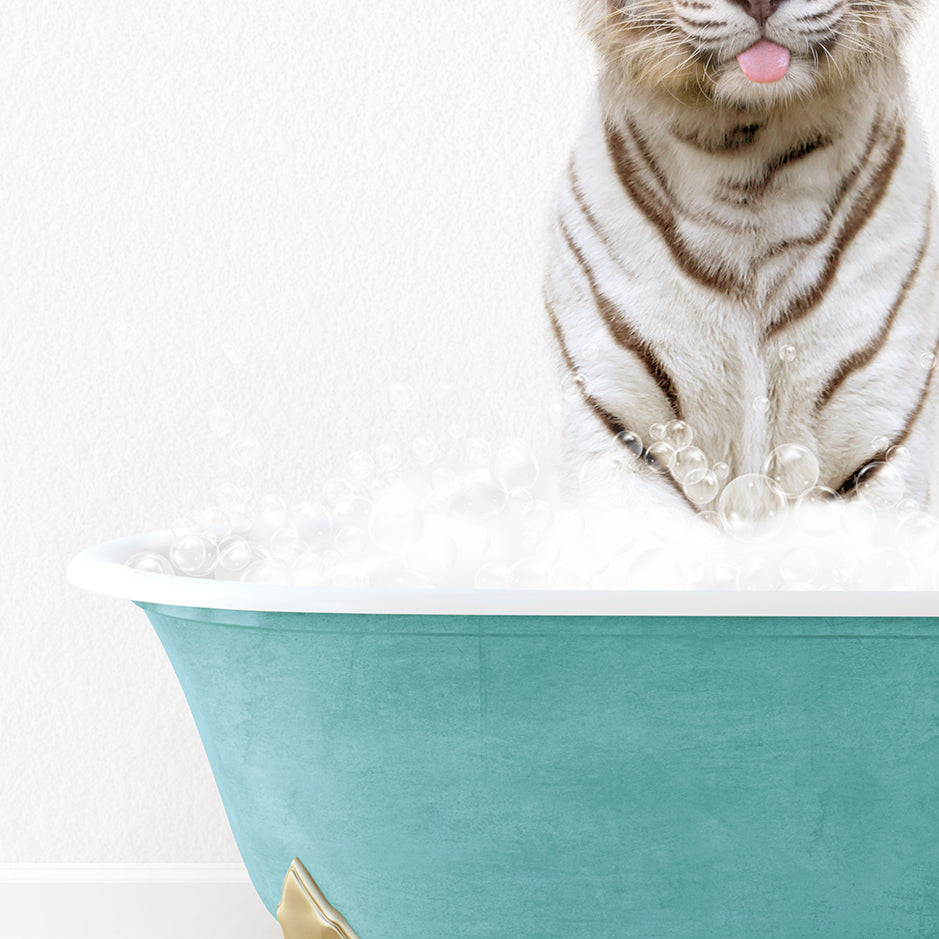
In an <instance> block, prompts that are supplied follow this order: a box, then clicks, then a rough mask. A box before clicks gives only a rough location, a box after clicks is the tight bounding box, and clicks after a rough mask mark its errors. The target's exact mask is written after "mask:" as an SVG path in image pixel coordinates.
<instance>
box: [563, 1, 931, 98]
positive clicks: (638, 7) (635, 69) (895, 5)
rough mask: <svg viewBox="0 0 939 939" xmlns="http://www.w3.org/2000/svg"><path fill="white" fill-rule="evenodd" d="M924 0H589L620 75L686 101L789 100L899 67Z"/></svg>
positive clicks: (590, 21) (591, 17)
mask: <svg viewBox="0 0 939 939" xmlns="http://www.w3.org/2000/svg"><path fill="white" fill-rule="evenodd" d="M917 5H918V0H581V6H582V15H583V20H584V24H585V25H586V27H587V29H588V31H589V33H590V35H591V37H592V38H593V40H594V42H595V43H596V44H597V46H598V47H599V49H600V52H601V55H602V56H603V58H604V61H605V63H606V66H607V70H608V72H612V73H613V74H614V75H616V76H617V77H619V78H621V79H622V80H624V81H626V82H628V83H630V84H632V85H633V86H637V85H638V86H644V87H646V88H648V89H650V90H655V89H658V90H660V91H664V92H666V93H667V94H669V95H670V96H672V97H673V98H677V99H679V100H681V101H687V102H697V103H701V104H704V103H707V102H710V103H714V104H723V105H727V106H731V107H737V108H740V107H743V108H752V107H759V106H761V105H762V106H772V107H776V106H779V105H783V106H785V105H786V104H788V103H789V102H792V101H797V100H800V99H802V100H804V99H806V98H809V97H813V96H817V95H820V94H823V93H825V92H828V93H830V92H837V91H838V90H840V89H850V88H855V87H857V86H858V85H862V84H864V83H869V82H871V81H872V80H876V76H877V75H879V74H882V73H883V69H884V68H885V67H886V68H888V69H889V68H896V67H897V65H898V64H899V62H900V45H901V42H902V40H903V38H904V37H905V35H906V34H907V32H908V31H909V29H910V27H911V25H912V24H913V22H914V20H915V14H916V12H917V9H916V8H917Z"/></svg>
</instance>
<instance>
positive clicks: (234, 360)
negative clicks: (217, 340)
mask: <svg viewBox="0 0 939 939" xmlns="http://www.w3.org/2000/svg"><path fill="white" fill-rule="evenodd" d="M222 354H223V355H224V356H225V358H226V359H228V361H229V362H231V364H232V365H244V364H245V363H246V362H247V361H248V353H247V352H246V351H245V350H244V349H243V348H242V347H241V346H239V345H237V344H236V343H234V342H224V343H222Z"/></svg>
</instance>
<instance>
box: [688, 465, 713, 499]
mask: <svg viewBox="0 0 939 939" xmlns="http://www.w3.org/2000/svg"><path fill="white" fill-rule="evenodd" d="M684 490H685V495H686V496H687V497H688V498H689V499H690V500H691V501H692V502H693V503H694V504H695V505H707V504H708V503H709V502H712V501H713V500H714V499H715V498H716V497H717V493H718V491H719V490H720V482H718V479H717V475H716V474H715V473H714V471H713V470H709V469H696V470H692V471H691V472H690V473H688V475H687V476H686V477H685V481H684Z"/></svg>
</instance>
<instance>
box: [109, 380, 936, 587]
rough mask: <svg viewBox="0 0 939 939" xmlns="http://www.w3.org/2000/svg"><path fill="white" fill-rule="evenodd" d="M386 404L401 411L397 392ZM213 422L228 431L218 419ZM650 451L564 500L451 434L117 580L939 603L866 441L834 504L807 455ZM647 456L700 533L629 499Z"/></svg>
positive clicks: (930, 535) (224, 521)
mask: <svg viewBox="0 0 939 939" xmlns="http://www.w3.org/2000/svg"><path fill="white" fill-rule="evenodd" d="M396 395H397V397H398V398H399V399H400V401H399V403H400V404H406V402H405V401H404V398H405V397H406V396H407V389H406V388H403V389H400V390H399V391H398V392H396ZM212 420H213V421H214V422H215V423H216V425H217V427H218V431H220V432H223V433H224V434H225V435H227V434H229V433H230V432H231V421H230V415H228V414H227V412H225V413H223V412H219V413H217V414H213V416H212ZM648 437H649V441H650V442H649V444H648V446H647V447H644V446H643V444H642V442H641V441H640V440H639V438H638V437H636V436H635V435H631V434H627V435H623V436H621V437H620V438H617V439H616V440H614V441H613V443H612V445H611V447H610V448H609V449H608V450H607V451H605V452H604V453H601V454H598V455H597V456H595V457H593V458H592V459H591V460H589V461H588V463H587V464H586V465H585V466H584V467H583V470H582V472H581V473H580V478H579V485H576V486H575V489H576V490H577V491H574V492H568V493H567V495H566V496H565V497H564V498H561V497H560V496H559V495H558V492H559V490H560V489H561V488H562V487H561V486H560V484H559V481H558V479H557V478H556V477H555V475H554V474H553V473H552V472H551V471H550V470H547V469H546V468H545V467H546V466H548V465H550V461H547V462H546V461H545V460H543V459H541V458H539V455H538V454H536V453H535V451H534V449H533V448H532V447H531V445H530V444H529V443H528V442H526V441H525V440H523V439H521V438H512V439H507V440H503V441H500V442H497V443H493V442H492V441H489V440H486V439H483V438H481V437H473V436H469V435H467V434H465V433H463V432H461V431H460V430H459V429H458V428H451V429H450V430H449V431H448V432H447V433H446V434H445V435H444V436H443V437H442V438H434V437H430V436H421V437H418V438H416V439H415V440H413V441H412V443H411V444H410V446H408V447H407V448H405V449H402V448H400V447H398V446H395V445H392V444H385V445H382V446H380V447H378V448H377V449H376V450H375V451H374V452H366V451H364V450H358V451H356V452H354V453H352V454H351V455H350V456H349V457H348V459H347V460H346V462H345V464H344V466H343V467H342V469H341V471H340V472H339V473H337V474H336V475H335V476H334V477H333V478H331V479H329V480H327V481H326V482H325V484H324V485H323V486H322V487H321V488H320V490H319V491H318V492H317V493H316V494H315V495H314V496H313V498H311V499H310V500H309V501H304V502H300V503H298V504H293V505H290V504H288V503H287V502H286V501H285V500H284V499H282V498H281V497H280V496H277V495H273V494H269V495H264V496H261V497H260V498H253V497H252V495H251V493H249V492H248V491H246V490H245V489H243V488H241V487H238V486H235V485H233V484H226V485H223V486H221V487H220V488H219V489H218V490H217V491H216V492H215V493H214V497H213V500H212V502H211V504H210V505H209V506H208V507H206V508H204V509H202V510H200V511H199V512H198V513H196V515H195V516H194V517H193V518H191V519H186V520H180V521H179V522H178V523H177V524H176V525H174V526H173V529H172V532H171V537H170V540H169V543H168V545H167V546H166V549H165V551H164V552H155V551H146V552H140V553H138V554H135V555H134V556H133V557H131V558H129V559H128V561H127V563H128V564H129V565H130V566H131V567H133V568H136V569H138V570H141V571H148V572H152V573H159V574H178V575H185V576H189V577H199V578H215V579H217V580H236V581H244V582H248V583H258V584H295V585H301V586H315V587H355V588H363V587H378V588H387V587H399V588H422V587H423V588H430V587H438V588H466V587H475V588H478V589H507V588H529V589H531V588H546V587H553V588H560V589H681V588H741V589H747V588H749V589H860V588H864V589H914V588H916V589H933V588H937V587H939V582H937V579H936V575H937V572H939V564H937V563H936V559H937V558H939V524H937V522H936V520H935V519H934V518H933V517H932V516H930V515H927V514H925V513H923V512H921V511H920V510H919V508H918V507H917V505H916V504H915V503H913V502H908V501H904V488H905V482H904V468H905V466H906V465H907V463H908V461H909V454H908V453H907V452H906V450H905V449H904V448H902V447H897V448H894V449H893V450H890V449H889V448H888V447H887V441H885V440H880V439H877V440H874V441H873V442H872V443H873V445H874V448H875V452H879V451H883V452H884V453H885V459H884V460H883V461H882V462H880V463H877V464H874V465H872V466H870V467H868V468H867V469H866V470H865V471H864V472H863V473H862V474H861V476H860V477H859V479H858V481H857V489H856V494H855V496H854V497H853V498H851V499H850V500H844V499H842V498H841V497H840V496H839V494H838V493H835V492H833V491H832V490H830V489H826V488H824V487H822V486H819V484H818V481H819V466H818V461H817V459H816V458H815V455H814V454H813V453H812V451H811V450H810V449H808V448H807V447H803V446H800V445H797V444H786V445H784V446H781V447H777V448H776V449H775V450H773V452H772V453H771V454H770V455H769V456H768V458H767V459H766V461H765V463H764V465H763V466H762V468H761V472H759V473H752V474H746V475H742V476H738V477H736V478H733V479H731V478H729V476H730V473H729V469H728V467H727V465H726V464H725V463H721V462H718V463H714V464H711V463H709V461H708V460H707V458H706V456H705V454H704V453H703V451H702V450H701V449H699V448H697V447H695V446H694V434H693V432H692V429H691V428H690V427H688V425H687V424H684V423H683V422H680V421H673V422H671V423H668V424H656V425H653V426H652V427H651V428H649V431H648ZM251 446H252V447H253V444H252V445H251ZM643 453H645V454H647V455H648V457H649V458H651V462H650V465H651V466H652V467H653V469H656V468H657V469H658V470H659V471H660V472H662V473H664V472H666V471H667V472H668V473H669V475H670V477H671V478H672V479H673V480H674V481H675V482H676V483H677V485H678V486H679V487H680V488H681V491H682V492H683V494H684V496H685V497H686V499H687V501H689V502H691V503H693V504H694V505H695V506H696V507H697V508H698V515H697V516H692V514H691V513H690V512H689V511H688V509H687V506H684V507H682V508H677V507H676V508H668V507H662V506H661V505H655V504H654V500H641V499H637V498H636V492H635V486H636V485H637V481H639V480H641V479H642V478H643V474H642V473H637V472H636V458H637V455H641V454H643ZM650 503H651V504H650ZM885 509H889V510H890V511H884V510H885Z"/></svg>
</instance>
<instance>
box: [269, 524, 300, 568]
mask: <svg viewBox="0 0 939 939" xmlns="http://www.w3.org/2000/svg"><path fill="white" fill-rule="evenodd" d="M270 545H271V554H273V555H274V557H275V558H276V559H277V560H278V561H292V560H293V559H294V558H295V557H297V555H299V554H300V553H301V552H302V551H303V549H304V547H306V546H305V545H304V543H303V540H302V539H301V537H300V533H299V532H298V531H297V529H296V528H294V527H293V526H292V525H285V526H284V527H283V528H278V529H277V531H275V532H274V534H273V535H271V541H270Z"/></svg>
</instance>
